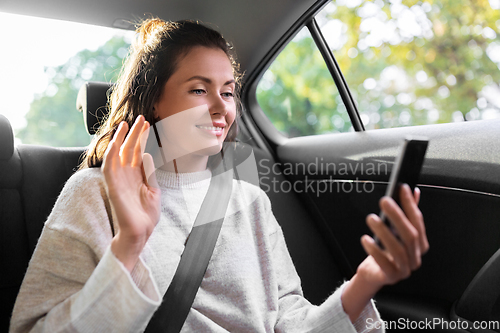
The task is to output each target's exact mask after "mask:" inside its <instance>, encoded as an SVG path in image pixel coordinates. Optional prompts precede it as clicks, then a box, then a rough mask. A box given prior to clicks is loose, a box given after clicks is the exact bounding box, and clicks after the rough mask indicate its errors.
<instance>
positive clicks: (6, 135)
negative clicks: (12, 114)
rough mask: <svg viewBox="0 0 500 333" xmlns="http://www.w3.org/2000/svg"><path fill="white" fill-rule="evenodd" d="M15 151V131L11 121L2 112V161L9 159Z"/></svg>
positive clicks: (0, 120)
mask: <svg viewBox="0 0 500 333" xmlns="http://www.w3.org/2000/svg"><path fill="white" fill-rule="evenodd" d="M13 153H14V133H13V132H12V127H11V126H10V122H9V120H8V119H7V117H5V116H4V115H1V114H0V161H8V160H10V158H11V157H12V154H13Z"/></svg>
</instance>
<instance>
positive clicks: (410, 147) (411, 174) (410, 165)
mask: <svg viewBox="0 0 500 333" xmlns="http://www.w3.org/2000/svg"><path fill="white" fill-rule="evenodd" d="M428 144H429V140H428V139H427V138H423V137H407V138H405V140H404V142H403V144H402V145H401V148H400V152H399V155H398V157H397V158H396V161H395V162H394V167H393V168H392V172H391V177H390V179H389V186H388V187H387V191H386V193H385V195H386V196H389V197H391V198H393V199H394V201H396V203H397V204H398V205H399V206H400V207H401V202H400V199H399V192H400V188H401V185H402V184H408V185H409V186H410V188H411V191H412V193H413V191H414V189H415V186H416V185H417V182H418V178H419V176H420V171H421V170H422V165H423V164H424V159H425V153H426V151H427V146H428ZM380 218H381V219H382V221H383V222H384V223H385V224H386V225H387V226H388V227H389V229H390V230H391V231H392V233H393V234H394V235H395V236H396V237H398V234H397V232H396V230H395V228H393V226H392V224H391V223H390V221H389V220H388V219H387V217H386V216H385V214H384V213H383V212H380ZM375 241H376V242H377V244H378V245H379V246H381V245H382V244H381V242H380V241H379V239H378V238H376V237H375Z"/></svg>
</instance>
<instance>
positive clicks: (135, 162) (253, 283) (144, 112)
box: [11, 19, 428, 332]
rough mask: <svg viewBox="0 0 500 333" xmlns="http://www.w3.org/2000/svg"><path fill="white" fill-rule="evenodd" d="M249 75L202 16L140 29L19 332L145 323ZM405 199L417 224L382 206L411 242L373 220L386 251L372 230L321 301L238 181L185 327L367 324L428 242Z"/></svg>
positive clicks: (49, 232)
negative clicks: (151, 149)
mask: <svg viewBox="0 0 500 333" xmlns="http://www.w3.org/2000/svg"><path fill="white" fill-rule="evenodd" d="M239 79H240V75H239V73H238V67H237V65H236V62H235V61H234V58H233V56H232V55H231V52H230V48H229V47H228V44H227V43H226V41H225V40H224V39H223V38H222V36H220V34H218V33H217V32H215V31H213V30H211V29H209V28H206V27H204V26H202V25H200V24H198V23H194V22H188V21H183V22H177V23H169V22H163V21H161V20H157V19H153V20H148V21H146V22H144V23H143V24H142V25H141V26H140V27H139V28H138V38H137V40H136V41H135V43H134V45H133V46H132V52H131V55H130V56H129V58H128V60H127V62H126V64H125V66H124V70H123V72H122V74H121V77H120V79H119V81H118V83H117V86H116V88H115V89H114V91H113V94H112V96H111V112H110V116H109V118H108V119H107V121H106V123H105V124H104V125H103V126H102V127H101V128H100V130H99V133H98V134H97V135H96V138H95V140H94V141H93V143H92V144H91V147H90V149H89V153H88V155H87V157H86V160H85V168H83V170H81V171H79V172H77V173H76V174H75V175H73V176H72V177H71V179H70V180H68V182H67V184H66V185H65V188H64V189H63V191H62V193H61V195H60V197H59V198H58V200H57V203H56V205H55V207H54V209H53V211H52V213H51V215H50V216H49V218H48V221H47V223H46V225H45V227H44V230H43V232H42V235H41V237H40V240H39V243H38V245H37V248H36V250H35V253H34V255H33V257H32V260H31V262H30V266H29V268H28V272H27V274H26V276H25V279H24V281H23V285H22V287H21V290H20V293H19V296H18V299H17V302H16V305H15V308H14V312H13V317H12V322H11V330H12V331H14V332H25V331H33V332H59V331H65V332H66V331H68V332H69V331H84V332H96V331H102V332H114V331H116V332H138V331H142V330H144V329H145V327H146V326H147V324H148V321H149V320H150V318H151V317H152V315H153V313H154V312H155V310H156V309H157V308H158V306H159V304H160V303H161V299H162V295H163V294H164V293H165V291H166V289H167V288H168V286H169V284H170V282H171V280H172V277H173V275H174V273H175V269H176V267H177V265H178V263H179V258H180V255H181V253H182V251H183V249H184V244H185V242H186V239H187V237H188V235H189V232H190V230H191V227H192V224H193V221H194V218H195V216H196V214H197V212H198V210H199V208H200V205H201V202H202V201H203V199H204V197H205V195H206V193H207V189H208V186H209V183H210V178H211V171H210V168H207V164H209V158H210V156H212V155H213V154H216V153H218V152H219V151H220V149H221V147H222V142H223V141H231V140H233V139H234V137H235V135H236V129H237V127H236V124H237V122H236V119H237V113H238V111H237V105H238V97H237V96H238V84H239ZM149 124H155V127H156V131H155V132H153V131H151V136H153V133H154V136H155V137H156V138H157V139H161V140H159V141H160V142H161V154H162V162H161V163H158V162H157V160H155V156H151V155H149V154H144V155H143V151H144V142H145V141H146V138H147V136H148V135H149V127H150V125H149ZM160 125H161V126H160ZM186 133H187V135H186ZM191 137H195V139H194V140H189V138H191ZM141 142H142V144H141ZM99 167H100V168H99ZM157 168H159V169H157ZM155 169H157V170H155ZM146 175H147V177H146ZM401 197H402V202H403V208H404V212H405V213H406V216H408V218H407V217H406V216H405V214H404V213H403V212H402V211H401V209H399V208H398V206H397V205H396V204H395V203H394V201H392V200H391V199H389V198H384V199H383V200H382V201H381V208H382V209H383V211H384V212H385V213H386V215H387V216H388V217H389V218H390V219H391V221H392V222H393V224H394V225H395V227H396V228H397V230H398V232H399V235H400V238H401V241H398V240H397V239H396V238H395V237H394V236H393V235H392V234H391V233H390V231H389V230H388V229H387V227H386V226H385V225H384V224H383V223H382V222H381V221H380V219H379V218H378V217H377V216H375V215H370V216H369V217H368V218H367V223H368V225H369V226H370V228H371V229H372V230H373V232H374V233H375V234H376V235H377V236H378V237H379V238H380V240H381V241H382V243H383V244H384V246H385V248H386V250H381V249H380V248H379V247H378V246H377V245H376V244H375V243H374V242H373V239H372V238H371V237H369V236H366V235H365V236H364V237H363V238H362V244H363V247H364V248H365V250H366V252H367V253H368V255H369V256H368V257H367V258H366V260H365V261H363V263H361V265H360V266H359V267H358V270H357V273H356V274H355V275H354V277H353V278H352V279H351V280H350V281H349V282H347V283H345V284H344V285H342V287H340V288H339V289H338V290H337V291H336V292H335V293H334V294H333V295H332V296H330V297H329V298H328V299H327V300H326V301H325V302H324V303H323V304H322V305H321V306H313V305H311V304H310V303H309V302H307V300H305V299H304V297H303V296H302V291H301V288H300V280H299V278H298V276H297V273H296V271H295V269H294V267H293V263H292V261H291V259H290V256H289V254H288V251H287V248H286V244H285V241H284V237H283V233H282V231H281V228H280V227H279V225H278V223H277V222H276V220H275V218H274V216H273V214H272V211H271V207H270V202H269V199H268V198H267V196H266V195H265V194H264V192H262V191H261V190H260V189H259V188H257V187H255V186H253V185H250V184H248V183H246V182H237V181H235V182H234V183H233V192H232V195H231V198H230V202H229V206H228V212H227V214H226V219H225V221H224V226H223V228H222V230H221V233H220V236H219V238H218V241H217V245H216V247H215V249H214V253H213V255H212V258H211V260H210V264H209V266H208V269H207V271H206V273H205V276H204V279H203V281H202V284H201V286H200V288H199V291H198V294H197V296H196V298H195V300H194V303H193V306H192V308H191V311H190V312H189V315H188V317H187V319H186V322H185V324H184V326H183V329H182V331H183V332H227V331H230V332H273V331H276V332H306V331H307V332H323V331H333V330H337V331H342V332H355V331H364V330H366V329H367V327H366V322H367V319H368V318H371V319H372V320H371V321H370V322H373V320H378V319H379V318H378V314H377V312H376V310H375V308H374V305H373V303H372V302H371V298H372V297H373V296H374V295H375V293H376V292H377V291H378V290H379V289H380V288H381V287H382V286H383V285H386V284H393V283H396V282H397V281H399V280H401V279H403V278H406V277H408V276H409V275H410V273H411V271H412V270H415V269H416V268H418V267H419V265H420V257H421V255H422V254H423V253H425V252H426V251H427V249H428V243H427V239H426V235H425V229H424V224H423V220H422V217H421V213H420V211H419V210H418V207H417V203H418V198H419V192H418V191H416V192H415V196H413V195H412V193H410V190H409V189H408V188H407V187H404V188H403V189H402V192H401ZM248 198H250V199H248ZM373 326H374V325H372V327H373Z"/></svg>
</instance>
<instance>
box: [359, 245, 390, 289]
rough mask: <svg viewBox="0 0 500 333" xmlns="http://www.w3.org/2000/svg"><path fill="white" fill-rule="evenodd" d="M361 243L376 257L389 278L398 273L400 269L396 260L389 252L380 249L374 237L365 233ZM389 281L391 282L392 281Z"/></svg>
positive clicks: (366, 250)
mask: <svg viewBox="0 0 500 333" xmlns="http://www.w3.org/2000/svg"><path fill="white" fill-rule="evenodd" d="M361 245H362V246H363V248H364V249H365V252H366V253H367V254H368V255H370V256H372V257H373V259H375V261H376V262H377V264H378V265H379V266H380V268H381V269H382V270H383V271H384V273H385V275H386V276H387V277H388V278H389V279H391V277H394V276H397V275H398V269H397V267H396V266H395V265H394V262H393V261H392V260H391V259H390V258H388V257H387V254H386V253H385V252H384V251H383V250H382V249H380V247H378V245H377V244H376V243H375V241H374V240H373V238H371V237H370V236H368V235H364V236H363V237H361ZM388 282H389V283H391V282H392V281H388Z"/></svg>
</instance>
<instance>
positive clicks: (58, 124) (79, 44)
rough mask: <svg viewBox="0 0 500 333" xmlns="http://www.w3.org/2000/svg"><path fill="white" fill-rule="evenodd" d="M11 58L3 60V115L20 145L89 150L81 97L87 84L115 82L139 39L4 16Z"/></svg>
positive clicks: (0, 85)
mask: <svg viewBox="0 0 500 333" xmlns="http://www.w3.org/2000/svg"><path fill="white" fill-rule="evenodd" d="M0 22H1V23H0V24H1V25H3V28H4V29H3V31H12V29H11V28H9V27H12V26H15V27H16V29H15V33H8V34H4V37H3V43H4V45H9V48H8V50H9V51H8V52H2V53H1V54H0V67H1V68H0V72H1V73H2V76H3V77H4V78H8V79H7V80H2V81H1V82H0V94H1V96H0V98H1V100H2V110H0V112H1V113H2V114H3V115H5V116H6V117H7V118H8V119H9V121H10V122H11V125H12V127H13V130H14V135H15V142H16V144H19V143H23V144H39V145H48V146H54V147H71V146H86V145H88V144H89V143H90V139H91V137H90V136H89V135H88V134H87V132H86V130H85V126H84V123H83V116H82V114H81V113H80V112H78V111H77V110H76V106H75V105H76V96H77V93H78V90H79V89H80V87H81V86H82V85H83V83H84V82H85V81H114V80H115V79H116V77H117V75H118V73H119V70H120V68H121V66H122V62H123V58H124V57H125V56H126V55H127V53H128V47H129V45H130V42H131V39H132V38H133V35H134V33H133V32H132V31H126V30H120V29H111V28H104V27H98V26H90V25H85V24H78V23H74V22H65V21H58V20H49V19H42V18H34V17H28V16H20V15H13V14H7V13H0Z"/></svg>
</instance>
